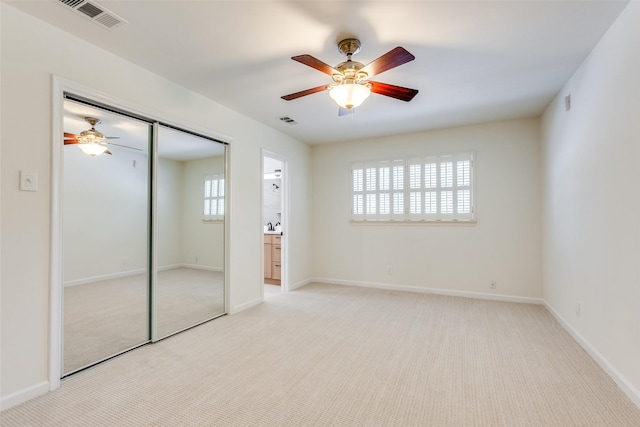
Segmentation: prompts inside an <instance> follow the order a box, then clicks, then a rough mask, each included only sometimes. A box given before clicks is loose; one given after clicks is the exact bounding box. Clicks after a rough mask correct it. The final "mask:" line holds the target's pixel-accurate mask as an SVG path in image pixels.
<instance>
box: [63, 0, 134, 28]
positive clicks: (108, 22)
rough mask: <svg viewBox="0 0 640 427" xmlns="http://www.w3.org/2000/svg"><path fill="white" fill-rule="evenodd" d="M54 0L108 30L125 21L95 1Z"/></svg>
mask: <svg viewBox="0 0 640 427" xmlns="http://www.w3.org/2000/svg"><path fill="white" fill-rule="evenodd" d="M56 2H57V3H58V4H60V5H62V6H66V7H69V8H71V9H72V10H73V11H74V12H76V13H78V14H79V15H82V16H84V17H85V18H88V19H90V20H92V21H93V22H95V23H97V24H100V25H101V26H102V27H104V28H107V29H110V30H112V29H114V28H117V27H119V26H121V25H123V24H126V23H127V21H125V20H124V19H122V18H120V17H119V16H118V15H116V14H115V13H112V12H110V11H108V10H107V9H105V8H104V7H102V6H100V5H98V4H97V3H95V2H91V1H87V0H56Z"/></svg>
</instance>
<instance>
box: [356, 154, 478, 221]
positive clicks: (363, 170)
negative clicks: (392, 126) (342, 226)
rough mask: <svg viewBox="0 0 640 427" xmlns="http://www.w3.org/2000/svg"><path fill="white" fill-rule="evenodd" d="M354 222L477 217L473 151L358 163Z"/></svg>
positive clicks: (447, 219) (468, 218)
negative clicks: (475, 214) (475, 213)
mask: <svg viewBox="0 0 640 427" xmlns="http://www.w3.org/2000/svg"><path fill="white" fill-rule="evenodd" d="M351 176H352V187H351V200H352V207H351V219H352V220H354V221H473V220H474V219H475V218H474V208H473V154H471V153H464V154H455V155H454V154H452V155H442V156H431V157H424V158H411V159H397V160H385V161H379V162H368V163H355V164H353V165H352V168H351Z"/></svg>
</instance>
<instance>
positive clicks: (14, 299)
mask: <svg viewBox="0 0 640 427" xmlns="http://www.w3.org/2000/svg"><path fill="white" fill-rule="evenodd" d="M0 13H1V23H0V25H1V46H0V47H1V49H0V52H1V55H2V57H1V59H2V63H1V69H0V71H1V73H2V74H1V90H2V99H1V107H2V110H1V115H2V116H1V121H2V124H3V127H2V130H1V138H2V147H1V150H2V154H1V157H0V158H1V160H2V165H1V168H2V169H1V173H2V176H1V185H2V191H1V201H0V206H1V209H2V211H1V213H0V216H1V223H0V227H1V245H0V253H1V254H2V259H1V260H0V267H1V268H0V269H1V273H0V274H1V276H0V281H1V282H0V283H1V292H2V294H1V303H2V307H1V323H2V329H1V343H0V344H1V346H0V347H1V350H0V357H1V359H2V366H1V368H0V383H1V385H0V387H1V388H0V395H1V396H2V405H3V406H6V405H9V404H13V403H16V402H18V401H20V399H21V398H22V397H24V396H29V395H32V394H33V393H36V392H41V391H42V389H43V387H46V386H47V378H48V372H47V361H48V355H47V352H48V338H49V335H48V327H49V326H48V325H49V282H50V279H49V271H50V265H49V264H50V262H49V259H50V255H51V254H50V233H51V229H50V219H51V214H50V208H51V206H50V203H51V190H50V187H51V166H50V165H51V149H52V136H51V126H52V124H51V75H52V74H55V75H58V76H60V77H63V78H65V79H67V80H70V81H73V82H76V83H77V84H81V85H84V86H87V87H89V88H92V89H94V90H97V91H100V92H103V93H106V94H109V95H110V96H113V97H116V98H118V99H121V100H124V101H126V102H129V103H132V104H136V105H139V106H141V107H143V108H145V109H147V110H148V111H156V112H158V113H159V114H162V115H165V116H168V117H172V118H173V120H174V121H176V122H178V123H180V124H183V125H184V126H187V127H189V126H190V125H193V126H196V127H198V128H207V129H210V130H211V131H212V132H218V133H222V134H226V135H229V136H231V137H232V138H233V141H232V142H231V146H230V151H231V165H230V178H231V195H230V200H231V207H230V209H231V215H230V216H231V218H230V220H231V231H230V234H231V235H230V239H231V240H230V252H231V253H230V263H231V268H230V271H229V274H230V306H231V310H237V309H239V308H242V307H246V306H248V305H250V304H253V303H255V302H258V301H260V300H261V295H262V294H261V292H262V290H261V284H262V274H263V266H262V259H261V250H262V217H261V210H262V208H261V206H260V199H261V197H260V194H261V191H262V176H261V173H260V169H261V167H260V164H261V157H262V155H261V149H262V148H266V149H268V150H269V151H272V152H276V153H282V154H283V155H286V156H287V157H288V158H289V159H290V166H291V167H290V169H289V173H290V176H291V182H292V185H291V186H290V191H291V199H292V202H291V206H290V212H291V218H292V220H291V223H290V224H289V230H290V235H289V244H290V246H291V251H290V256H291V259H290V261H291V269H290V272H289V273H290V280H291V281H292V283H295V282H302V281H304V280H306V279H307V278H308V277H309V272H310V249H309V246H308V242H309V241H310V226H309V224H310V215H309V205H310V196H309V193H310V186H311V185H310V172H309V171H310V149H309V147H308V146H306V145H305V144H302V143H300V142H298V141H296V140H294V139H292V138H290V137H287V136H286V135H284V134H282V133H280V132H278V131H276V130H274V129H272V128H269V127H267V126H264V125H262V124H260V123H257V122H255V121H253V120H250V119H248V118H247V117H245V116H242V115H241V114H238V113H236V112H234V111H232V110H229V109H228V108H226V107H224V106H222V105H219V104H217V103H215V102H213V101H211V100H209V99H207V98H204V97H202V96H200V95H198V94H196V93H193V92H190V91H187V90H185V89H184V88H183V87H181V86H178V85H176V84H174V83H172V82H170V81H168V80H166V79H164V78H162V77H159V76H157V75H155V74H153V73H151V72H149V71H147V70H144V69H142V68H140V67H138V66H136V65H133V64H132V63H130V62H127V61H125V60H123V59H121V58H118V57H117V56H114V55H112V54H111V53H109V52H106V51H104V50H102V49H99V48H97V47H95V46H92V45H90V44H88V43H86V42H84V41H82V40H80V39H77V38H75V37H72V36H70V35H69V34H67V33H65V32H63V31H60V30H58V29H55V28H53V27H51V26H49V25H47V24H45V23H42V22H41V21H38V20H35V19H33V18H31V17H29V16H27V15H25V14H23V13H22V12H19V11H17V10H15V9H14V8H12V7H11V6H8V5H6V4H5V3H0ZM98 30H99V29H98ZM80 57H82V58H84V61H79V60H78V58H80ZM84 64H87V65H84ZM20 170H28V171H36V172H37V173H38V174H39V178H40V182H39V191H37V192H35V193H34V192H22V191H18V177H19V171H20Z"/></svg>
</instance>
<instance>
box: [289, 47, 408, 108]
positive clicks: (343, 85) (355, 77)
mask: <svg viewBox="0 0 640 427" xmlns="http://www.w3.org/2000/svg"><path fill="white" fill-rule="evenodd" d="M360 46H361V43H360V40H358V39H354V38H349V39H344V40H342V41H340V43H338V51H339V52H340V53H342V54H344V55H347V60H346V61H345V62H342V63H340V64H338V65H336V66H335V67H331V66H330V65H327V64H325V63H324V62H322V61H320V60H319V59H317V58H314V57H313V56H311V55H299V56H294V57H292V58H291V59H293V60H294V61H297V62H300V63H301V64H304V65H307V66H309V67H311V68H315V69H316V70H318V71H320V72H323V73H325V74H328V75H329V76H331V78H332V79H333V81H334V84H330V85H325V86H318V87H315V88H312V89H307V90H303V91H300V92H295V93H292V94H289V95H285V96H283V97H282V99H284V100H285V101H291V100H293V99H297V98H300V97H302V96H306V95H311V94H312V93H316V92H322V91H324V90H329V96H330V97H331V99H333V100H334V101H335V102H336V104H338V106H339V107H340V108H341V109H347V110H352V109H353V108H356V107H358V106H360V105H361V104H362V103H363V102H364V100H365V99H367V97H369V95H371V92H373V93H377V94H380V95H385V96H389V97H392V98H395V99H399V100H402V101H406V102H408V101H411V100H412V99H413V97H414V96H416V94H417V93H418V91H417V90H416V89H409V88H405V87H401V86H394V85H390V84H387V83H379V82H373V81H369V80H368V79H369V78H370V77H373V76H374V75H376V74H380V73H382V72H384V71H387V70H390V69H392V68H395V67H398V66H400V65H402V64H405V63H407V62H409V61H413V60H414V59H415V57H414V56H413V55H412V54H410V53H409V52H408V51H407V50H406V49H404V48H402V47H400V46H398V47H396V48H394V49H392V50H390V51H389V52H387V53H385V54H384V55H382V56H381V57H380V58H378V59H376V60H374V61H373V62H371V63H369V64H367V65H364V64H362V63H360V62H357V61H353V60H352V59H351V56H352V55H355V54H356V53H358V52H359V51H360ZM339 115H343V114H339Z"/></svg>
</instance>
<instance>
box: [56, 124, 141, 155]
mask: <svg viewBox="0 0 640 427" xmlns="http://www.w3.org/2000/svg"><path fill="white" fill-rule="evenodd" d="M84 119H85V120H86V121H87V122H88V123H89V124H90V125H91V129H88V130H85V131H82V132H80V135H76V134H73V133H69V132H65V133H64V145H70V144H77V145H78V148H79V149H81V150H82V152H83V153H85V154H87V155H89V156H91V157H96V156H99V155H101V154H112V153H111V152H110V151H109V150H108V149H107V145H115V146H117V147H123V148H128V149H130V150H137V151H142V150H141V149H139V148H135V147H128V146H126V145H120V144H115V143H113V142H107V139H119V138H120V137H119V136H104V135H103V134H101V133H100V132H98V131H97V130H96V125H97V124H99V123H100V119H96V118H95V117H85V118H84Z"/></svg>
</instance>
